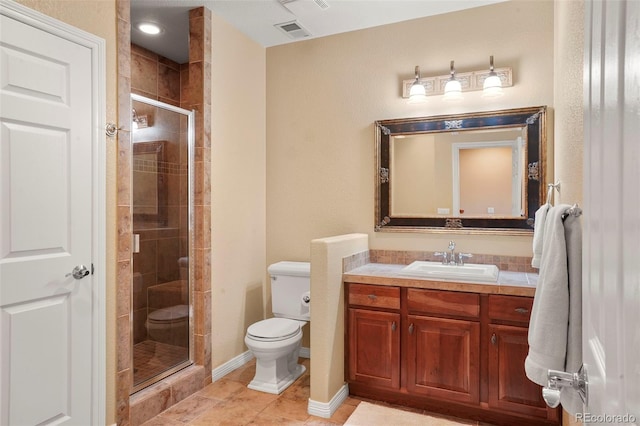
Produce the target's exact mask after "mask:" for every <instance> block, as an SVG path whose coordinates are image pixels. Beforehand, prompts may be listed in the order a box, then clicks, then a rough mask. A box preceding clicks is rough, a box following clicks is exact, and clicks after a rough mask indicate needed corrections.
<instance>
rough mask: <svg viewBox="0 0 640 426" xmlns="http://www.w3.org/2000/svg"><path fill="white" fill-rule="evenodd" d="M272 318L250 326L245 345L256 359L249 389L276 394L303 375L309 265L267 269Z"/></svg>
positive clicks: (288, 264) (282, 264)
mask: <svg viewBox="0 0 640 426" xmlns="http://www.w3.org/2000/svg"><path fill="white" fill-rule="evenodd" d="M268 271H269V275H270V276H271V300H272V302H271V303H272V308H273V309H272V310H273V315H274V316H275V318H269V319H266V320H263V321H258V322H257V323H255V324H252V325H250V326H249V328H248V329H247V335H246V336H245V338H244V342H245V344H246V345H247V347H248V348H249V350H250V351H251V353H252V354H253V355H254V356H255V357H256V375H255V377H254V378H253V380H252V381H251V383H249V388H250V389H254V390H257V391H261V392H268V393H273V394H279V393H281V392H282V391H284V390H285V389H286V388H287V387H289V385H291V383H293V382H294V381H295V380H296V379H297V378H298V377H300V376H301V375H302V373H304V372H305V370H306V369H305V367H304V366H303V365H300V364H298V355H299V353H300V341H301V340H302V327H303V326H304V325H305V324H306V323H307V322H308V321H309V319H310V315H309V305H310V296H309V291H310V289H311V285H310V284H311V265H310V264H309V263H308V262H278V263H274V264H273V265H270V266H269V268H268Z"/></svg>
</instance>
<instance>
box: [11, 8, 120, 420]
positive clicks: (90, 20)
mask: <svg viewBox="0 0 640 426" xmlns="http://www.w3.org/2000/svg"><path fill="white" fill-rule="evenodd" d="M17 2H18V3H21V4H23V5H25V6H27V7H29V8H31V9H34V10H37V11H39V12H42V13H44V14H46V15H49V16H51V17H53V18H55V19H58V20H60V21H62V22H66V23H67V24H70V25H73V26H74V27H77V28H80V29H83V30H85V31H87V32H89V33H92V34H95V35H97V36H98V37H101V38H103V39H104V40H105V41H106V53H105V56H106V78H107V81H106V107H107V108H106V122H107V123H115V122H117V115H116V114H117V108H118V102H117V69H118V62H117V52H116V25H115V22H116V4H115V1H73V0H58V1H42V0H18V1H17ZM116 148H117V146H116V143H115V141H114V140H113V139H109V138H107V177H106V184H107V202H106V205H107V215H106V221H107V249H106V256H107V259H106V265H107V271H106V273H107V276H106V292H107V363H106V367H107V383H106V393H107V406H106V409H107V424H111V423H113V422H114V421H115V396H114V395H115V370H116V367H115V364H116V345H115V343H114V342H115V341H116V337H115V300H116V283H115V276H116V234H115V227H116V225H115V223H116V183H115V182H116V160H117V149H116Z"/></svg>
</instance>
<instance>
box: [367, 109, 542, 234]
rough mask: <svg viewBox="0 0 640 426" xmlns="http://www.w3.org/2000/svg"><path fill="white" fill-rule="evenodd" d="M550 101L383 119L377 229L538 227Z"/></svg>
mask: <svg viewBox="0 0 640 426" xmlns="http://www.w3.org/2000/svg"><path fill="white" fill-rule="evenodd" d="M546 113H547V108H546V106H538V107H529V108H517V109H508V110H499V111H484V112H475V113H465V114H456V115H446V116H433V117H419V118H401V119H391V120H380V121H376V122H375V127H376V132H375V133H376V139H375V145H376V179H375V182H376V188H375V194H376V200H375V230H376V231H395V232H406V231H430V232H452V231H454V232H457V233H495V232H496V231H500V232H506V233H510V234H513V235H517V234H530V233H531V232H533V219H534V215H535V212H536V210H537V209H538V208H539V207H540V205H541V202H542V201H543V198H544V189H545V185H544V182H545V179H546V177H545V172H546V145H547V125H546V123H547V116H546Z"/></svg>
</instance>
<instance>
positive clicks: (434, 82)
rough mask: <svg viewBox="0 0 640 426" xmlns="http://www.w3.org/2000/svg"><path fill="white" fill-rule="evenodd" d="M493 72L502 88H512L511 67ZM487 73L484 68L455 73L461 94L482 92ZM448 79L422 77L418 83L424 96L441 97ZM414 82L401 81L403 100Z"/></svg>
mask: <svg viewBox="0 0 640 426" xmlns="http://www.w3.org/2000/svg"><path fill="white" fill-rule="evenodd" d="M493 71H494V72H495V73H496V74H497V75H498V77H500V80H501V81H502V87H511V86H513V70H512V69H511V67H504V68H495V69H494V70H493ZM489 73H490V71H489V70H488V69H486V68H485V69H483V70H481V71H471V72H457V71H456V80H458V81H460V84H461V85H462V91H463V92H473V91H477V90H482V87H483V84H484V80H485V79H486V78H487V77H489ZM450 78H451V74H445V75H438V76H435V77H422V78H420V79H419V82H420V83H421V84H422V85H423V86H424V88H425V94H426V95H427V96H434V95H443V94H444V86H445V85H446V84H447V81H449V79H450ZM415 81H416V80H415V78H412V79H410V80H402V97H403V98H408V97H409V91H410V90H411V85H412V84H413V83H414V82H415Z"/></svg>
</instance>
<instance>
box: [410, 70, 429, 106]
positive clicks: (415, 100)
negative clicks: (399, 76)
mask: <svg viewBox="0 0 640 426" xmlns="http://www.w3.org/2000/svg"><path fill="white" fill-rule="evenodd" d="M424 102H427V91H426V89H425V88H424V86H423V85H422V83H421V82H420V67H419V66H417V65H416V79H415V81H414V82H413V84H412V85H411V89H410V90H409V103H410V104H421V103H424Z"/></svg>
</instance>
